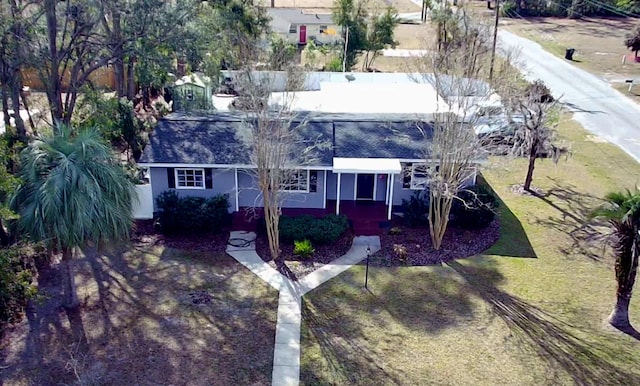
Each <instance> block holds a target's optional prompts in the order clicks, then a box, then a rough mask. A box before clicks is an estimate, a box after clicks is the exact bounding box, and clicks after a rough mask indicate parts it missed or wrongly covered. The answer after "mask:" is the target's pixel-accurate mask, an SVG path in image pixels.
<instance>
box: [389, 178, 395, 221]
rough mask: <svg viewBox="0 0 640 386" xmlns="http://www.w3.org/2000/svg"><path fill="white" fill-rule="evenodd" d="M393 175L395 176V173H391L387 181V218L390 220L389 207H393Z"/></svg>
mask: <svg viewBox="0 0 640 386" xmlns="http://www.w3.org/2000/svg"><path fill="white" fill-rule="evenodd" d="M393 177H395V174H392V175H391V179H390V181H389V212H388V214H387V220H391V209H392V208H393Z"/></svg>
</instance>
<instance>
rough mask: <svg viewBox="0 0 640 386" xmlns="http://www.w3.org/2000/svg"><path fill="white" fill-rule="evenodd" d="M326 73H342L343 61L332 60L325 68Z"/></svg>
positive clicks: (337, 58) (336, 58) (338, 59)
mask: <svg viewBox="0 0 640 386" xmlns="http://www.w3.org/2000/svg"><path fill="white" fill-rule="evenodd" d="M325 71H329V72H342V59H340V57H334V58H331V60H329V62H328V63H327V65H326V66H325Z"/></svg>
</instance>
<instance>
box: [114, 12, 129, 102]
mask: <svg viewBox="0 0 640 386" xmlns="http://www.w3.org/2000/svg"><path fill="white" fill-rule="evenodd" d="M112 44H114V45H115V52H114V53H113V59H114V61H113V72H114V75H115V86H116V90H115V91H116V95H117V96H118V97H124V96H127V83H126V81H125V72H124V51H123V49H122V26H121V23H120V12H118V11H114V12H113V42H112Z"/></svg>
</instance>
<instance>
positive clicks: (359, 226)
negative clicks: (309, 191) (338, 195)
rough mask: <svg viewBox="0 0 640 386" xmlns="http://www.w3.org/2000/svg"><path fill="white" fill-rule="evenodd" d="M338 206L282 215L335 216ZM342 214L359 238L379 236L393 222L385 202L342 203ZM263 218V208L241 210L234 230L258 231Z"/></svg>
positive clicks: (293, 210) (330, 203) (332, 204)
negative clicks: (260, 220) (388, 218)
mask: <svg viewBox="0 0 640 386" xmlns="http://www.w3.org/2000/svg"><path fill="white" fill-rule="evenodd" d="M336 204H337V202H336V200H327V205H326V208H282V214H283V215H286V216H299V215H302V214H308V215H312V216H315V217H322V216H325V215H327V214H335V213H336ZM340 214H343V215H345V216H347V218H348V219H349V220H350V221H351V224H352V227H353V232H354V233H355V234H356V235H357V236H371V235H379V234H380V233H381V232H382V231H383V230H385V229H388V228H389V227H390V226H391V221H389V220H387V217H388V206H387V205H386V204H385V203H384V201H340ZM262 216H263V213H262V208H240V210H239V211H237V212H234V213H233V217H232V225H233V229H234V230H245V231H256V229H257V223H258V219H259V218H261V217H262Z"/></svg>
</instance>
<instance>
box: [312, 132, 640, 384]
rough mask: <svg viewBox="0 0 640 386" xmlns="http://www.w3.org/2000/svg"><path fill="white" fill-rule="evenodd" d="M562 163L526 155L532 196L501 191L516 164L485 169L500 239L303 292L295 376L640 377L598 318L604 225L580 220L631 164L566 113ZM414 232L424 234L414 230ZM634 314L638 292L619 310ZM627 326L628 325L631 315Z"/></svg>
mask: <svg viewBox="0 0 640 386" xmlns="http://www.w3.org/2000/svg"><path fill="white" fill-rule="evenodd" d="M560 133H561V135H562V136H563V137H564V138H566V139H567V140H569V141H571V142H572V149H573V153H574V154H573V157H572V158H570V159H569V160H568V161H566V162H565V161H560V163H559V164H558V165H554V164H553V162H549V161H548V160H545V161H543V162H539V163H538V165H537V167H536V173H535V176H534V185H535V186H536V187H538V188H540V189H542V190H543V192H544V193H543V197H542V198H538V197H532V196H522V195H520V194H518V193H514V192H512V191H511V189H510V187H511V185H513V184H517V183H522V182H523V179H524V175H525V172H526V169H525V167H526V165H525V160H516V161H508V162H507V160H504V159H493V160H492V165H491V167H490V168H488V169H487V170H485V171H484V173H483V174H484V177H485V179H486V181H487V183H488V184H489V185H490V186H491V187H492V188H493V189H494V190H495V191H496V192H497V194H498V195H499V196H500V198H501V200H502V205H501V207H500V217H501V226H502V236H501V238H500V240H499V241H498V243H497V244H496V245H495V246H493V247H492V248H491V249H489V250H488V251H487V252H486V253H485V254H483V255H480V256H475V257H472V258H469V259H465V260H460V261H457V262H454V263H450V264H448V265H444V266H431V267H407V268H395V269H384V268H375V269H372V270H371V271H370V277H369V283H370V284H369V286H370V289H371V292H366V291H364V290H363V289H362V282H363V279H364V277H363V275H364V270H363V268H362V267H355V268H353V269H351V270H349V271H348V272H346V273H345V274H343V275H342V276H339V277H338V278H336V279H334V280H333V281H331V282H329V283H327V284H325V285H324V286H321V287H320V288H318V289H317V290H315V291H314V292H312V293H311V294H309V295H308V296H306V297H305V306H304V311H303V312H304V320H303V327H302V334H303V339H302V342H303V347H302V371H301V374H302V375H301V381H302V383H303V384H361V385H373V384H376V385H388V384H416V385H417V384H451V385H464V384H481V385H500V384H502V385H514V384H517V385H540V384H554V385H555V384H591V385H611V384H627V385H631V384H640V368H639V367H638V366H637V365H638V363H639V362H640V360H639V359H638V358H640V342H638V341H637V340H636V339H634V338H632V337H630V336H628V335H625V334H623V333H621V332H619V331H617V330H615V329H613V328H611V327H609V326H608V324H607V323H606V318H607V316H608V313H609V312H610V311H611V308H612V307H613V304H614V301H615V282H614V275H613V266H612V257H611V250H610V249H603V242H604V241H603V240H604V238H605V233H606V232H607V227H606V224H602V223H599V222H597V221H592V220H589V219H588V213H589V212H590V211H591V209H592V208H593V207H595V206H597V205H598V204H599V203H600V202H601V199H600V197H602V196H603V195H604V194H605V193H606V192H608V191H610V190H612V189H621V188H632V187H634V186H635V185H636V184H637V183H639V182H640V181H638V177H637V176H640V165H638V164H637V163H636V162H635V161H633V160H632V159H631V158H630V157H628V156H627V155H626V154H625V153H623V152H622V151H621V150H620V149H618V148H617V147H615V146H613V145H610V144H606V143H601V142H599V141H598V140H597V138H593V137H592V136H589V135H588V133H587V132H585V131H584V130H583V129H582V128H580V127H579V125H578V124H577V123H575V122H574V121H568V120H565V121H564V122H562V123H561V125H560ZM425 237H426V235H425ZM631 318H632V321H634V320H635V321H639V320H640V300H638V298H637V297H636V298H635V299H634V300H633V301H632V305H631ZM638 323H640V322H638Z"/></svg>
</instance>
